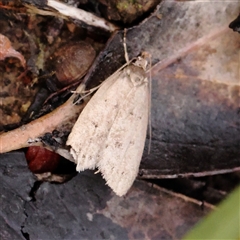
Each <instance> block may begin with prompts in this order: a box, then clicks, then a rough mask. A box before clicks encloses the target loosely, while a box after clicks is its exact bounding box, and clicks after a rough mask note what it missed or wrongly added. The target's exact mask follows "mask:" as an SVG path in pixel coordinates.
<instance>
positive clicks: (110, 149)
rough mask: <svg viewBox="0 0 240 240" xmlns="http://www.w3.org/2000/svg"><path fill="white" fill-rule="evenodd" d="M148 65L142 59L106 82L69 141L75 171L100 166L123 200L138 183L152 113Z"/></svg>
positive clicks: (83, 113)
mask: <svg viewBox="0 0 240 240" xmlns="http://www.w3.org/2000/svg"><path fill="white" fill-rule="evenodd" d="M145 67H146V60H145V59H143V58H139V59H137V60H136V61H135V62H133V63H130V64H129V65H128V66H126V67H125V68H123V69H121V70H120V71H119V72H118V73H117V74H116V73H115V74H113V75H112V76H110V77H109V78H108V79H107V80H105V82H104V83H103V84H102V85H101V87H100V88H99V90H98V91H97V92H96V93H95V94H94V96H93V97H92V98H91V100H90V101H89V102H88V104H87V106H86V107H85V108H84V110H83V111H82V113H81V114H80V116H79V118H78V120H77V122H76V123H75V125H74V127H73V129H72V132H71V133H70V135H69V137H68V141H67V145H70V146H71V150H70V151H71V153H72V155H73V157H74V159H75V160H76V163H77V170H78V171H82V170H84V169H94V168H95V167H97V168H98V169H99V171H100V172H101V173H102V176H103V177H104V179H105V180H106V182H107V184H108V185H109V186H110V187H111V188H112V190H113V191H114V192H115V193H116V194H117V195H119V196H122V195H124V194H125V193H126V192H127V191H128V189H129V188H130V187H131V185H132V183H133V182H134V180H135V178H136V176H137V173H138V169H139V165H140V161H141V158H142V154H143V149H144V143H145V138H146V132H147V125H148V113H149V95H148V94H149V89H148V80H147V77H146V72H145Z"/></svg>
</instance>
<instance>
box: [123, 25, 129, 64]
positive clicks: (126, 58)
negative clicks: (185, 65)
mask: <svg viewBox="0 0 240 240" xmlns="http://www.w3.org/2000/svg"><path fill="white" fill-rule="evenodd" d="M123 47H124V56H125V60H126V62H127V64H129V57H128V52H127V29H126V28H124V34H123Z"/></svg>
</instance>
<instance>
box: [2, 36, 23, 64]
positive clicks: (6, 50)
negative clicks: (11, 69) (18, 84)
mask: <svg viewBox="0 0 240 240" xmlns="http://www.w3.org/2000/svg"><path fill="white" fill-rule="evenodd" d="M7 57H15V58H18V59H19V60H20V62H21V64H22V66H23V67H24V68H25V67H26V60H25V58H24V57H23V55H22V54H21V53H20V52H18V51H16V50H15V49H14V48H13V47H12V44H11V41H10V40H9V39H8V38H7V37H6V36H4V35H2V34H0V60H4V59H5V58H7Z"/></svg>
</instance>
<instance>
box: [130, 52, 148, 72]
mask: <svg viewBox="0 0 240 240" xmlns="http://www.w3.org/2000/svg"><path fill="white" fill-rule="evenodd" d="M149 63H151V55H150V53H148V52H142V54H141V56H139V57H137V59H136V61H135V62H134V63H133V64H134V65H135V66H137V67H140V68H142V69H143V70H144V71H147V68H148V65H149ZM150 65H151V64H150ZM150 67H151V66H150Z"/></svg>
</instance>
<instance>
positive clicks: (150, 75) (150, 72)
mask: <svg viewBox="0 0 240 240" xmlns="http://www.w3.org/2000/svg"><path fill="white" fill-rule="evenodd" d="M149 65H150V71H149V101H148V104H149V112H148V131H149V143H148V154H150V149H151V144H152V111H151V109H152V71H151V68H152V57H151V55H150V56H149Z"/></svg>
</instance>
